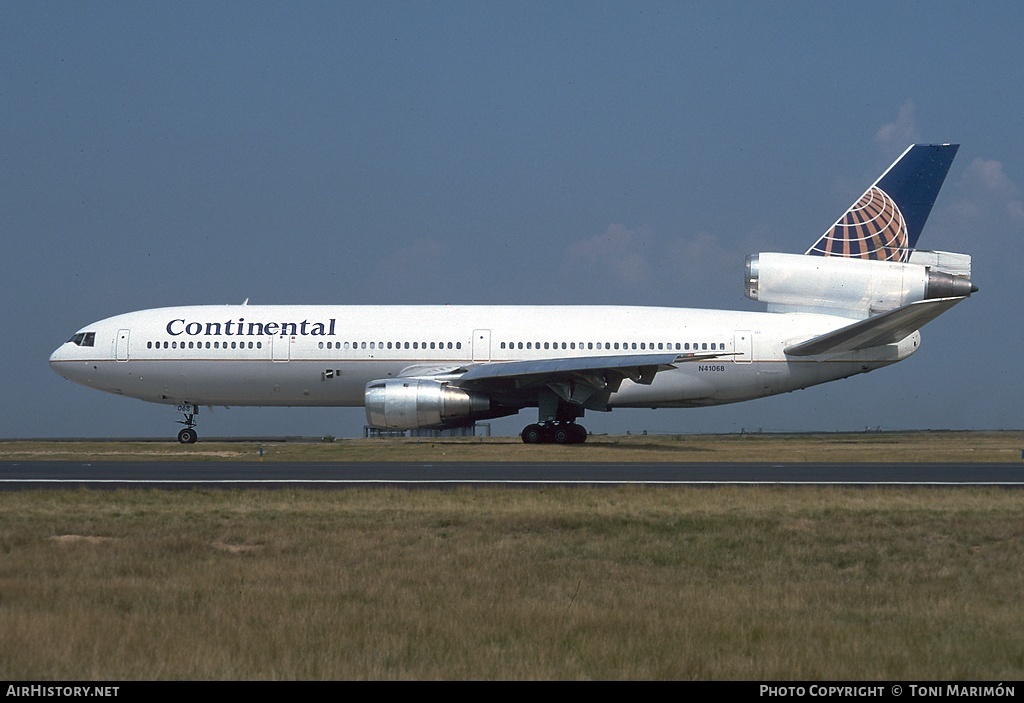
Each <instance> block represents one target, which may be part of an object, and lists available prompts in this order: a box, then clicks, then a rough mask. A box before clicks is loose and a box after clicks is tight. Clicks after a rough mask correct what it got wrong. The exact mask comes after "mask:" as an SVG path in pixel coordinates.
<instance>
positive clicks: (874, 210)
mask: <svg viewBox="0 0 1024 703" xmlns="http://www.w3.org/2000/svg"><path fill="white" fill-rule="evenodd" d="M958 148H960V145H959V144H912V145H911V146H910V147H908V148H907V150H906V151H905V152H903V155H902V156H900V158H898V159H896V161H895V163H893V165H892V166H890V167H889V168H888V169H887V170H886V172H885V173H883V174H882V176H881V177H880V178H879V179H878V180H877V181H875V183H874V185H872V186H871V187H870V188H868V190H867V192H866V193H864V195H862V196H861V197H860V199H859V200H857V202H855V203H854V204H853V205H851V206H850V209H849V210H847V211H846V213H845V214H844V215H843V216H842V217H840V218H839V221H838V222H836V223H835V224H834V225H832V227H831V228H829V230H828V231H827V232H825V234H823V235H822V236H821V239H819V240H818V241H817V242H816V243H815V244H814V246H812V247H811V248H810V249H808V250H807V251H806V252H805V253H806V254H812V255H817V256H842V257H846V258H853V259H875V260H879V261H907V259H908V258H909V257H910V250H911V249H913V248H914V247H916V246H917V239H918V237H920V236H921V230H922V229H923V228H924V223H925V220H927V219H928V213H930V212H931V211H932V205H933V204H934V203H935V198H936V197H937V196H938V194H939V188H941V187H942V181H944V180H945V178H946V173H948V172H949V166H950V164H952V163H953V157H954V156H956V150H957V149H958Z"/></svg>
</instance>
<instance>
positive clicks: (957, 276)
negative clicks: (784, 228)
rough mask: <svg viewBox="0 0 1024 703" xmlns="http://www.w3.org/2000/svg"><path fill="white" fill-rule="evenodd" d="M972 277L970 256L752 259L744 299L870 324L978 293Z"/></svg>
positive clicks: (776, 256) (920, 254)
mask: <svg viewBox="0 0 1024 703" xmlns="http://www.w3.org/2000/svg"><path fill="white" fill-rule="evenodd" d="M939 265H942V267H943V269H945V270H939V268H938V266H939ZM970 271H971V257H970V256H967V255H966V254H949V253H946V252H924V251H922V252H913V254H912V255H911V257H910V262H909V263H900V262H895V261H872V260H867V259H852V258H843V257H838V256H806V255H800V254H775V253H767V254H765V253H762V254H751V255H750V256H748V257H747V264H746V280H745V289H746V290H745V293H746V296H747V297H748V298H750V299H751V300H759V301H761V302H765V303H768V310H769V312H819V313H825V314H831V315H843V316H845V317H855V318H866V317H869V316H870V315H874V314H877V313H880V312H886V311H888V310H895V309H896V308H899V307H902V306H904V305H908V304H910V303H913V302H916V301H918V300H929V299H933V298H958V297H965V296H969V295H970V294H971V293H972V292H973V291H974V290H977V289H976V288H974V286H972V285H971V280H970Z"/></svg>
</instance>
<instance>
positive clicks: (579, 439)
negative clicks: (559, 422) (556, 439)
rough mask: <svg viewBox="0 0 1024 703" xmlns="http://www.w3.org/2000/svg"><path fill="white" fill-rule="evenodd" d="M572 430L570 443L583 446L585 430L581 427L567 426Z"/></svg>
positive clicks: (585, 438)
mask: <svg viewBox="0 0 1024 703" xmlns="http://www.w3.org/2000/svg"><path fill="white" fill-rule="evenodd" d="M569 426H570V427H571V428H572V443H573V444H583V443H584V442H586V441H587V428H586V427H584V426H583V425H569Z"/></svg>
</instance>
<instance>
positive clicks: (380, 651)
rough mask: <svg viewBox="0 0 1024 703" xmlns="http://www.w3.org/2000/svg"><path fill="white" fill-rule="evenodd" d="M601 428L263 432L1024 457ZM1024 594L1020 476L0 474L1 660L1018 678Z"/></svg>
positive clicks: (507, 451) (49, 672)
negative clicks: (477, 433)
mask: <svg viewBox="0 0 1024 703" xmlns="http://www.w3.org/2000/svg"><path fill="white" fill-rule="evenodd" d="M593 439H595V440H597V441H594V442H593V444H589V443H588V444H587V445H584V447H540V448H538V447H527V446H525V445H522V444H520V443H517V442H515V441H512V440H498V439H494V440H488V441H483V442H481V441H478V440H458V441H455V440H447V441H444V442H429V441H428V442H423V441H421V442H419V443H416V442H415V441H410V440H400V441H394V440H388V441H379V440H373V441H370V440H347V441H343V442H331V443H326V442H321V443H283V444H278V443H275V444H273V445H266V454H267V460H270V461H273V460H275V459H279V460H283V459H291V460H331V459H341V460H353V459H358V458H363V459H368V458H375V459H381V458H383V459H395V460H402V459H405V460H408V457H410V456H412V457H418V458H420V459H423V460H426V459H431V460H435V459H437V458H439V457H438V453H440V456H441V457H444V458H472V459H479V458H481V457H484V458H486V459H487V460H499V459H501V458H523V457H524V456H525V457H530V458H534V459H536V460H549V459H550V458H551V457H552V456H553V457H556V458H557V457H570V456H572V457H576V458H582V455H583V454H584V453H585V452H591V455H590V456H587V457H585V458H586V459H587V460H600V457H604V458H608V457H613V458H614V457H616V456H618V457H643V458H652V457H656V460H676V461H680V460H681V461H685V460H687V458H690V459H693V458H699V459H708V458H712V457H713V459H712V460H723V461H735V460H744V459H745V458H746V459H751V458H761V459H763V458H765V456H764V455H765V454H766V453H767V454H768V455H769V456H770V458H771V459H772V460H780V461H782V460H799V457H804V458H805V459H804V460H808V461H820V460H823V459H822V458H823V457H824V460H827V459H828V458H829V457H831V458H833V459H836V460H851V459H852V460H862V461H877V460H891V461H899V460H904V461H926V460H931V459H934V454H935V453H936V452H938V455H939V456H943V457H945V458H947V459H954V460H955V457H963V456H966V457H969V458H970V460H971V461H1012V460H1018V461H1019V457H1020V449H1019V444H1018V435H1017V433H1007V432H1003V433H913V434H911V435H906V436H904V435H885V434H883V435H878V434H873V433H865V434H864V435H860V434H857V435H814V436H811V437H809V438H804V439H805V440H806V441H803V442H802V441H801V440H800V438H799V437H796V436H770V435H765V436H760V435H752V436H724V437H690V436H684V437H643V438H593ZM258 447H259V445H258V444H256V443H252V444H250V443H223V444H219V443H200V444H197V445H194V446H191V447H180V446H178V445H175V444H172V443H166V444H163V443H149V442H147V443H139V444H134V443H133V444H123V443H109V442H103V443H94V444H78V443H75V444H71V443H60V442H55V443H38V442H33V443H20V442H3V443H0V459H10V458H12V457H20V459H19V460H25V459H26V458H64V457H69V456H73V457H83V456H87V457H97V458H112V457H113V458H123V459H125V460H130V459H131V458H134V457H137V456H139V455H144V456H148V457H164V458H179V457H181V456H188V457H192V458H195V459H197V460H206V461H209V460H215V459H218V458H236V457H237V458H246V457H247V456H251V455H252V454H253V453H254V451H255V450H256V449H258ZM538 449H540V450H544V451H543V452H538V451H535V450H538ZM580 449H582V450H584V451H583V452H579V451H578V450H580ZM570 452H577V453H570ZM453 455H454V456H453ZM794 458H797V459H794ZM413 460H414V459H413ZM1021 593H1024V497H1022V496H1021V494H1020V493H1019V491H1015V490H1006V489H991V488H969V489H940V488H921V489H895V488H888V489H865V488H820V487H819V488H794V487H791V488H756V487H722V488H683V487H677V488H667V487H662V488H654V487H647V488H630V487H620V488H613V487H606V488H548V489H515V490H510V489H490V488H488V489H468V488H467V489H455V490H443V491H414V490H399V489H378V490H369V489H347V490H338V491H316V490H298V491H288V490H280V491H268V490H259V489H253V490H239V491H221V490H218V491H153V490H115V491H105V490H104V491H92V490H84V489H81V490H53V491H51V490H46V491H15V492H4V493H0V678H3V679H7V680H43V679H98V680H132V679H145V680H154V679H344V680H348V679H353V680H360V679H374V680H381V679H612V680H619V679H744V680H764V679H801V680H813V679H818V680H847V679H852V680H908V679H909V680H958V681H963V680H989V681H1008V680H1009V681H1014V680H1019V679H1021V678H1022V676H1024V635H1022V633H1024V608H1021V607H1020V597H1021Z"/></svg>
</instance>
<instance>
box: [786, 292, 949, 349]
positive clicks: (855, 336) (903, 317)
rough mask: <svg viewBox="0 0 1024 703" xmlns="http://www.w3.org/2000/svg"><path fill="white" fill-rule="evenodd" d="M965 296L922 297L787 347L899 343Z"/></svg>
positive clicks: (837, 346) (826, 347)
mask: <svg viewBox="0 0 1024 703" xmlns="http://www.w3.org/2000/svg"><path fill="white" fill-rule="evenodd" d="M965 299H966V298H964V297H959V298H934V299H932V300H920V301H918V302H916V303H910V304H909V305H904V306H903V307H900V308H896V309H895V310H890V311H889V312H885V313H882V314H881V315H875V316H874V317H869V318H868V319H866V320H859V321H858V322H854V323H853V324H852V325H847V326H846V327H840V328H839V329H837V330H833V331H832V332H828V333H826V334H823V335H820V336H818V337H812V338H811V339H808V340H806V341H804V342H800V343H799V344H793V345H790V346H788V347H786V348H785V350H784V351H785V353H786V354H787V355H789V356H815V355H817V354H826V353H830V352H849V351H856V350H858V349H868V348H870V347H878V346H881V345H883V344H895V343H896V342H899V341H900V340H901V339H904V338H905V337H906V336H907V335H909V334H913V333H914V332H916V331H917V330H919V329H921V328H922V327H923V326H924V325H925V324H927V323H929V322H931V321H932V320H934V319H935V318H936V317H938V316H939V315H941V314H942V313H944V312H946V311H947V310H949V309H950V308H951V307H953V306H954V305H956V304H957V303H959V302H960V301H961V300H965Z"/></svg>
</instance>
